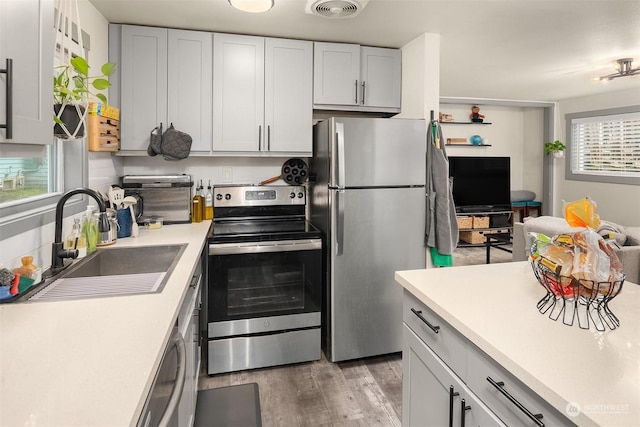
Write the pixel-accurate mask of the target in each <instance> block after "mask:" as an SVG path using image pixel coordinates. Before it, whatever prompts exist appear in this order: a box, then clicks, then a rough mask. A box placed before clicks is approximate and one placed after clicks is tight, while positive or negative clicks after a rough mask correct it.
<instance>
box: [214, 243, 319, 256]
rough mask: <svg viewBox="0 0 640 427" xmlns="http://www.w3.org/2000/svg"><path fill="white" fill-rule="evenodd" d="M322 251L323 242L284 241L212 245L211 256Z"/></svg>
mask: <svg viewBox="0 0 640 427" xmlns="http://www.w3.org/2000/svg"><path fill="white" fill-rule="evenodd" d="M318 249H322V240H320V239H313V240H282V241H274V242H259V243H244V244H243V243H211V244H209V255H237V254H255V253H269V252H296V251H313V250H318Z"/></svg>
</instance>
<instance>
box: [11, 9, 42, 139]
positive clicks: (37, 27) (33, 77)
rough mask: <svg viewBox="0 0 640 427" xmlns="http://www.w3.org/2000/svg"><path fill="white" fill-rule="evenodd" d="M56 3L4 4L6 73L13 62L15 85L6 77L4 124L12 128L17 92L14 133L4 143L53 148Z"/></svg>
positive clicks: (12, 74) (12, 76)
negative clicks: (8, 114)
mask: <svg viewBox="0 0 640 427" xmlns="http://www.w3.org/2000/svg"><path fill="white" fill-rule="evenodd" d="M53 26H54V25H53V1H52V0H30V1H4V0H3V1H0V69H3V70H4V69H6V68H7V59H10V60H11V61H12V67H10V68H12V71H13V72H12V73H11V80H12V81H11V82H10V84H9V81H8V75H7V74H6V73H0V124H2V125H6V124H8V123H7V109H6V102H5V101H6V99H7V89H8V88H9V89H10V90H11V92H12V98H13V99H12V102H11V105H10V106H9V108H10V111H11V112H12V113H13V119H12V120H11V124H10V128H11V129H10V130H11V133H12V135H11V137H10V138H8V137H7V129H5V128H1V129H0V142H16V143H22V144H51V143H52V142H53V86H52V85H53V79H52V77H53V51H54V30H53Z"/></svg>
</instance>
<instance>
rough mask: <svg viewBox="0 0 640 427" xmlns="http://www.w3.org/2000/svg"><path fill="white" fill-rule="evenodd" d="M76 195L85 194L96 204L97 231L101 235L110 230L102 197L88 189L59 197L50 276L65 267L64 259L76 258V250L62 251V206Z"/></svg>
mask: <svg viewBox="0 0 640 427" xmlns="http://www.w3.org/2000/svg"><path fill="white" fill-rule="evenodd" d="M76 194H86V195H88V196H91V197H93V198H94V199H95V201H96V202H98V209H99V210H100V218H99V221H98V231H100V232H101V233H103V232H108V231H109V230H110V229H111V226H110V225H109V220H108V218H107V214H106V212H107V207H106V205H105V204H104V201H103V200H102V197H100V195H99V194H98V193H97V192H96V191H94V190H91V189H90V188H76V189H73V190H69V191H67V192H66V193H64V194H63V195H62V197H60V200H58V204H57V205H56V223H55V226H56V229H55V230H56V231H55V237H54V240H53V245H52V249H51V270H50V272H51V275H54V274H56V273H58V272H60V271H62V270H64V269H65V268H66V267H67V266H66V265H64V258H72V259H75V258H77V257H78V250H77V249H64V243H63V242H62V210H63V209H64V205H65V203H66V202H67V200H69V198H70V197H72V196H75V195H76Z"/></svg>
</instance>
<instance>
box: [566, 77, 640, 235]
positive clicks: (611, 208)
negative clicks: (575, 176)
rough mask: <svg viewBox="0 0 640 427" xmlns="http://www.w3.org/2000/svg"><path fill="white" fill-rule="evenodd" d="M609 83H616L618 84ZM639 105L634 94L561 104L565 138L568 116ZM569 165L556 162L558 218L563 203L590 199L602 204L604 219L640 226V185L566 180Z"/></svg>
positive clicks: (623, 92) (623, 93)
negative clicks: (585, 198) (566, 117)
mask: <svg viewBox="0 0 640 427" xmlns="http://www.w3.org/2000/svg"><path fill="white" fill-rule="evenodd" d="M609 84H615V81H612V82H609ZM638 104H640V96H638V93H637V92H634V91H615V92H610V93H606V94H602V95H595V96H588V97H582V98H574V99H567V100H564V101H560V123H561V125H562V133H561V135H566V127H565V115H566V114H570V113H577V112H582V111H593V110H603V109H607V108H618V107H626V106H631V105H638ZM563 138H564V136H563ZM565 163H566V159H556V160H555V161H554V174H555V180H556V183H555V184H556V185H555V199H556V204H555V206H556V208H555V211H554V216H563V211H562V209H563V201H566V202H571V201H574V200H578V199H582V198H584V197H589V198H591V199H592V200H595V201H596V203H597V204H598V209H597V211H596V212H597V214H598V215H600V218H602V219H604V220H607V221H611V222H614V223H617V224H622V225H626V226H640V186H637V185H622V184H607V183H598V182H588V181H568V180H566V179H565V171H566V165H565Z"/></svg>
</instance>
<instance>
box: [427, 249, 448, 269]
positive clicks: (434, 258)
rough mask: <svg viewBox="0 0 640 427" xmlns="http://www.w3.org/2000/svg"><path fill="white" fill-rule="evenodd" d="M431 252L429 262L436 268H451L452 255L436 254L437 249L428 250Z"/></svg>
mask: <svg viewBox="0 0 640 427" xmlns="http://www.w3.org/2000/svg"><path fill="white" fill-rule="evenodd" d="M429 250H430V251H431V262H433V265H435V266H436V267H451V266H453V255H442V254H440V253H438V249H437V248H429Z"/></svg>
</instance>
